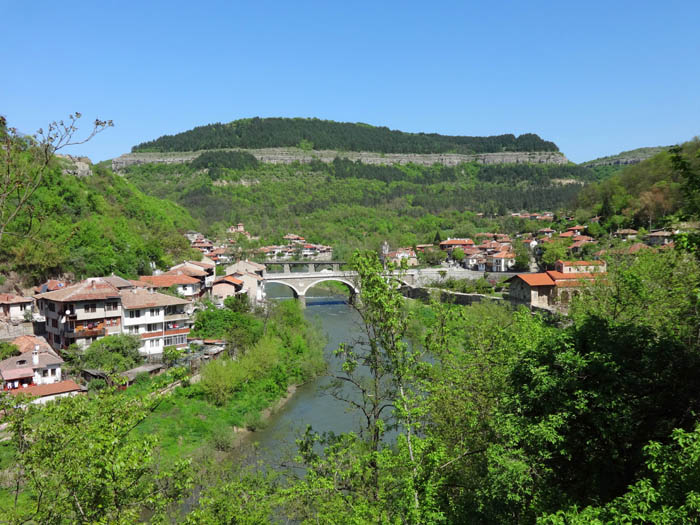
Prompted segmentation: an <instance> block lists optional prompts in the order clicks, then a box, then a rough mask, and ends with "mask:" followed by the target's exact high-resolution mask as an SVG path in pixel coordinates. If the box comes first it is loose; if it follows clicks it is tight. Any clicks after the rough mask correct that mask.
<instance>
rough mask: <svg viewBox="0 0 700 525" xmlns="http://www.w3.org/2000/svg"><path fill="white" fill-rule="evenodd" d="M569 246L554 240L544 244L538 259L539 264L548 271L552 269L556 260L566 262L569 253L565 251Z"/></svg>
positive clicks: (564, 242)
mask: <svg viewBox="0 0 700 525" xmlns="http://www.w3.org/2000/svg"><path fill="white" fill-rule="evenodd" d="M568 244H570V242H569V243H567V242H566V241H563V240H559V239H557V240H555V241H553V242H546V243H544V244H543V245H542V256H541V257H540V262H541V264H542V265H543V266H544V267H545V268H548V269H553V268H554V263H555V262H557V261H558V260H560V259H561V260H566V259H568V258H569V252H568V250H567V249H566V248H567V245H568Z"/></svg>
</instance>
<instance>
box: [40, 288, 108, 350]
mask: <svg viewBox="0 0 700 525" xmlns="http://www.w3.org/2000/svg"><path fill="white" fill-rule="evenodd" d="M35 300H36V304H37V308H38V309H39V312H40V313H41V315H43V316H44V317H45V318H46V332H47V341H48V343H49V344H50V345H51V347H52V348H54V349H60V348H67V347H68V346H70V345H71V344H73V343H75V344H77V345H78V346H81V347H86V346H89V345H90V343H92V342H93V341H96V340H97V339H99V338H101V337H104V336H105V335H109V334H117V333H121V318H122V310H121V299H120V295H119V290H118V289H117V288H116V287H115V286H113V285H112V284H110V283H108V282H107V281H105V280H104V279H102V278H100V277H91V278H89V279H86V280H84V281H81V282H79V283H76V284H73V285H70V286H66V287H64V288H59V289H57V290H54V291H51V292H45V293H42V294H39V295H37V296H35Z"/></svg>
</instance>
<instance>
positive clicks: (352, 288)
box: [304, 277, 360, 296]
mask: <svg viewBox="0 0 700 525" xmlns="http://www.w3.org/2000/svg"><path fill="white" fill-rule="evenodd" d="M326 281H335V282H337V283H343V284H344V285H345V286H347V287H348V290H350V295H351V296H355V295H357V294H359V293H360V290H359V289H358V288H357V286H356V285H355V283H353V282H352V281H350V280H348V279H344V278H342V277H321V278H320V279H316V280H314V281H312V282H311V283H309V284H308V285H307V286H306V288H305V289H304V295H306V292H308V291H309V290H310V289H311V288H313V287H314V286H316V285H317V284H321V283H323V282H326Z"/></svg>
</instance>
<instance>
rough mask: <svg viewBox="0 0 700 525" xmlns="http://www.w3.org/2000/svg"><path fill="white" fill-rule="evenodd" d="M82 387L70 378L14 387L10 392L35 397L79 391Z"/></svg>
mask: <svg viewBox="0 0 700 525" xmlns="http://www.w3.org/2000/svg"><path fill="white" fill-rule="evenodd" d="M81 390H82V389H81V388H80V385H78V384H77V383H76V382H75V381H71V380H70V379H69V380H67V381H59V382H58V383H52V384H50V385H36V386H28V387H26V388H15V389H14V390H10V391H9V392H10V394H13V395H15V396H16V395H19V394H27V395H30V396H35V397H46V396H54V395H56V394H65V393H68V392H80V391H81Z"/></svg>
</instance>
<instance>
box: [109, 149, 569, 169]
mask: <svg viewBox="0 0 700 525" xmlns="http://www.w3.org/2000/svg"><path fill="white" fill-rule="evenodd" d="M229 151H234V150H229ZM238 151H247V152H248V153H250V154H251V155H253V156H254V157H255V158H257V159H258V160H259V161H260V162H264V163H268V164H292V163H293V162H301V163H309V162H312V161H314V160H318V161H321V162H326V163H330V162H333V159H335V158H336V157H340V158H346V159H350V160H353V161H358V160H359V161H361V162H363V163H364V164H385V165H393V164H409V163H413V164H418V165H422V166H432V165H433V164H442V165H443V166H456V165H457V164H461V163H463V162H477V163H479V164H567V163H568V162H569V161H568V160H567V158H566V157H565V156H564V155H563V154H562V153H559V152H550V151H532V152H517V151H507V152H502V153H480V154H477V155H459V154H456V153H430V154H419V153H405V154H402V153H386V154H382V153H372V152H364V151H362V152H358V151H331V150H323V151H302V150H299V149H293V148H265V149H250V150H238ZM201 153H203V152H202V151H186V152H173V153H126V154H124V155H122V156H120V157H117V158H116V159H112V169H113V170H114V171H119V170H123V169H125V168H127V167H129V166H133V165H135V164H147V163H165V164H181V163H183V162H189V161H191V160H192V159H194V158H196V157H197V156H198V155H200V154H201Z"/></svg>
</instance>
